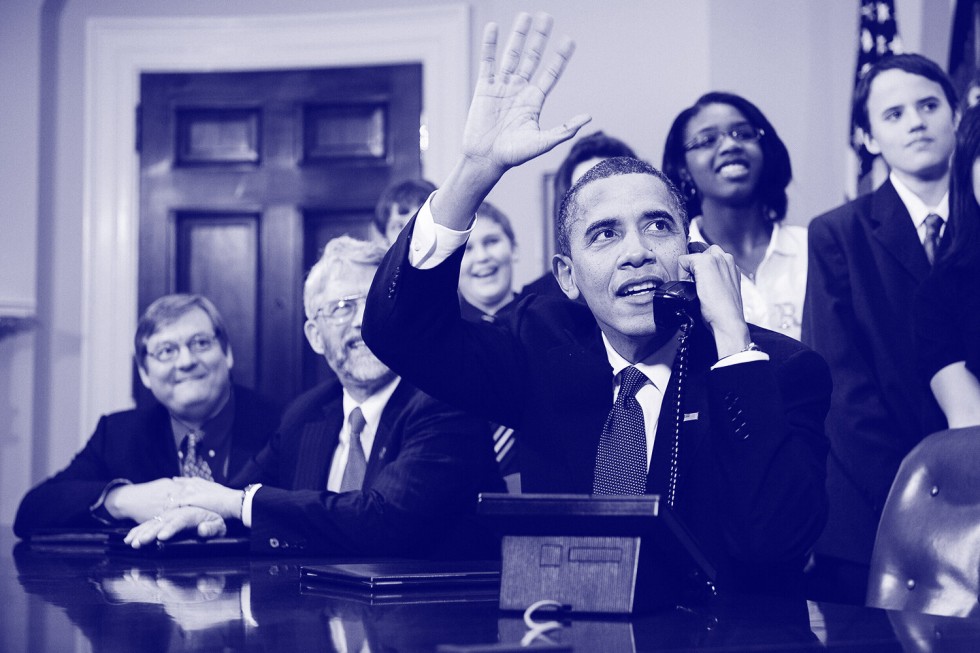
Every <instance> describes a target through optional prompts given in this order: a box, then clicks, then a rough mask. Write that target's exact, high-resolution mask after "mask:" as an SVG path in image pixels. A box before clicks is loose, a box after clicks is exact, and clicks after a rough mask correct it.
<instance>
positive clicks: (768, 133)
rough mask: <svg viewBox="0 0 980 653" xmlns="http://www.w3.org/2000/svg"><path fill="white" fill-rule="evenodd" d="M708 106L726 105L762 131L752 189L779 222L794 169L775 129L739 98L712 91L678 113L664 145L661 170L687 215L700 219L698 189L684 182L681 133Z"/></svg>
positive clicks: (761, 115)
mask: <svg viewBox="0 0 980 653" xmlns="http://www.w3.org/2000/svg"><path fill="white" fill-rule="evenodd" d="M709 104H727V105H728V106H731V107H734V108H735V109H737V110H738V111H739V113H741V114H742V115H743V116H745V119H746V120H748V121H749V123H751V124H752V126H753V127H755V128H757V129H762V131H763V134H762V138H761V139H760V140H759V148H760V149H761V150H762V174H761V176H760V177H759V185H758V186H757V187H756V189H755V194H756V195H757V196H758V198H759V201H760V203H761V204H762V207H763V209H764V210H765V213H766V216H767V217H768V218H769V219H770V220H772V221H773V222H779V221H780V220H782V219H783V218H785V217H786V206H787V204H788V199H787V197H786V187H787V186H789V182H790V180H791V179H792V178H793V167H792V166H791V165H790V162H789V151H788V150H787V149H786V145H785V144H783V141H782V139H781V138H779V134H778V133H777V132H776V128H775V127H773V126H772V123H770V122H769V120H768V119H767V118H766V116H765V115H764V114H763V113H762V111H760V110H759V107H757V106H755V105H754V104H752V103H751V102H749V101H748V100H746V99H745V98H743V97H742V96H740V95H735V94H734V93H723V92H720V91H713V92H711V93H705V94H704V95H702V96H701V97H699V98H698V101H697V102H695V103H694V104H693V105H691V106H689V107H688V108H686V109H684V110H683V111H681V112H680V113H679V114H678V115H677V117H676V118H674V123H673V124H672V125H671V126H670V131H669V132H667V142H666V143H665V144H664V159H663V168H664V174H665V175H667V176H668V177H670V180H671V181H672V182H674V184H675V185H676V186H677V187H678V188H680V189H681V194H682V195H683V196H684V200H685V206H686V208H687V213H688V215H701V197H700V195H699V194H698V189H697V187H696V186H695V185H694V183H693V182H692V181H691V180H690V179H686V178H685V177H684V175H683V174H681V171H682V170H687V159H686V156H687V152H686V151H685V149H684V140H685V139H684V131H685V130H686V129H687V123H688V122H690V120H691V118H693V117H694V116H696V115H697V114H698V113H699V112H700V111H701V110H702V109H703V108H705V107H706V106H708V105H709Z"/></svg>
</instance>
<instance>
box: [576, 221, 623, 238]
mask: <svg viewBox="0 0 980 653" xmlns="http://www.w3.org/2000/svg"><path fill="white" fill-rule="evenodd" d="M619 222H620V221H619V218H602V219H600V220H596V221H595V222H593V223H592V224H590V225H589V226H588V227H586V228H585V233H584V234H583V235H585V236H586V237H588V236H589V235H591V234H594V233H595V232H597V231H602V230H603V229H611V228H613V227H617V226H619Z"/></svg>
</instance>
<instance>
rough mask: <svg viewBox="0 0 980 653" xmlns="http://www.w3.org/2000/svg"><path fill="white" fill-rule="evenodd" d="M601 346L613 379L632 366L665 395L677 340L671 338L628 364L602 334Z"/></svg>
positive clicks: (675, 354) (675, 352) (675, 353)
mask: <svg viewBox="0 0 980 653" xmlns="http://www.w3.org/2000/svg"><path fill="white" fill-rule="evenodd" d="M602 345H603V346H604V347H605V348H606V358H607V359H608V360H609V365H610V366H611V367H612V369H613V378H614V379H618V377H619V373H620V372H622V371H623V370H625V369H626V368H627V367H629V366H630V365H632V366H633V367H635V368H636V369H638V370H639V371H640V372H642V373H643V375H644V376H645V377H647V379H649V380H650V382H651V383H652V384H653V385H654V386H656V388H657V389H658V390H660V392H661V393H663V394H666V392H667V383H668V382H669V381H670V371H671V368H672V367H673V365H674V358H675V357H676V356H677V347H678V345H679V342H678V340H677V338H671V339H670V340H668V341H667V342H666V343H664V345H663V346H662V347H661V348H660V349H658V350H657V351H655V352H653V353H652V354H650V355H649V356H647V357H646V358H644V359H643V360H641V361H638V362H636V363H630V362H629V361H628V360H626V359H625V358H623V357H622V356H620V355H619V352H617V351H616V350H615V349H613V346H612V345H611V344H610V343H609V340H608V339H607V338H606V334H604V333H603V334H602ZM616 383H618V380H617V381H616Z"/></svg>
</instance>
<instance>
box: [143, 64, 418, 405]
mask: <svg viewBox="0 0 980 653" xmlns="http://www.w3.org/2000/svg"><path fill="white" fill-rule="evenodd" d="M140 93H141V95H140V115H139V117H138V120H137V124H138V126H139V129H140V134H139V138H138V139H137V142H138V147H139V151H140V222H139V224H140V237H139V242H140V252H139V311H140V313H142V311H143V310H145V309H146V307H147V306H148V305H149V304H150V303H151V302H152V301H153V300H154V299H156V298H157V297H160V296H161V295H164V294H167V293H171V292H193V293H201V294H203V295H206V296H207V297H209V298H210V299H211V300H212V301H213V302H214V303H215V305H216V306H217V307H218V310H219V311H221V313H222V315H223V316H224V318H225V320H226V321H227V323H228V329H229V332H230V339H231V343H232V347H233V350H234V354H235V368H234V371H233V375H234V378H235V381H236V382H238V383H241V384H243V385H246V386H249V387H252V388H255V389H257V390H258V391H260V392H262V393H263V394H265V395H267V396H269V397H271V398H273V399H276V400H278V401H280V402H283V403H285V402H287V401H289V400H290V399H292V398H293V397H295V396H296V395H298V394H299V393H300V392H302V391H303V390H305V389H307V388H309V387H311V386H312V385H313V384H315V383H316V382H317V381H318V380H319V379H322V378H324V377H325V376H326V375H327V371H326V365H325V363H324V361H323V359H322V358H321V357H318V356H316V355H315V354H314V353H313V352H312V351H311V350H310V349H309V346H308V345H307V343H306V340H305V338H304V336H303V332H302V329H303V321H304V319H305V318H304V314H303V280H304V278H305V274H306V271H307V270H309V268H310V266H311V265H312V264H313V263H314V262H315V261H316V259H317V258H318V256H319V254H320V252H321V251H322V248H323V245H324V244H325V243H326V242H327V241H328V240H329V239H330V238H333V237H334V236H338V235H340V234H344V233H348V234H350V235H353V236H357V237H362V238H365V237H368V236H369V233H370V231H369V227H370V220H371V216H372V215H373V212H374V204H375V201H376V199H377V198H378V196H379V195H380V194H381V192H382V190H383V189H384V187H385V186H386V185H387V184H388V183H390V182H391V181H394V180H399V179H404V178H407V177H418V176H420V174H421V161H420V149H419V124H420V115H421V111H422V69H421V66H420V65H417V64H411V65H399V66H377V67H363V68H344V69H318V70H294V71H268V72H265V71H263V72H247V73H176V74H175V73H148V74H144V75H142V78H141V84H140ZM135 385H136V388H137V392H136V396H137V399H138V400H140V399H141V398H145V395H144V394H143V392H142V389H141V388H140V384H139V382H138V381H137V382H136V384H135Z"/></svg>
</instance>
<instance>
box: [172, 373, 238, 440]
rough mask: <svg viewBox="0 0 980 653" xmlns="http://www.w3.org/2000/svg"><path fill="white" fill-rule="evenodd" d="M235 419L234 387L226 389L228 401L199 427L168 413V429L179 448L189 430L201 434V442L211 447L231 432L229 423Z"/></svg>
mask: <svg viewBox="0 0 980 653" xmlns="http://www.w3.org/2000/svg"><path fill="white" fill-rule="evenodd" d="M234 421H235V389H234V388H231V389H230V390H229V391H228V401H226V402H225V405H224V406H222V407H221V408H220V409H219V410H218V412H217V413H216V414H215V415H214V417H212V418H211V419H209V420H207V421H206V422H204V423H203V424H202V425H201V428H199V429H192V428H191V427H190V426H188V425H187V424H185V423H184V422H182V421H181V420H179V419H177V418H176V417H174V415H173V414H171V415H170V430H171V431H172V432H173V434H174V442H176V443H177V447H178V448H180V443H181V442H183V440H184V437H185V436H186V435H187V434H188V433H189V432H191V431H196V432H198V433H200V434H201V442H204V443H207V445H208V447H209V448H211V449H216V448H218V445H219V444H220V443H221V442H223V441H224V440H225V438H226V437H228V434H229V433H231V425H232V423H233V422H234Z"/></svg>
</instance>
